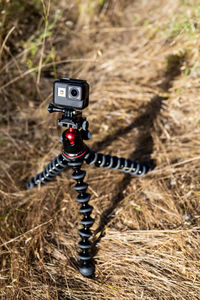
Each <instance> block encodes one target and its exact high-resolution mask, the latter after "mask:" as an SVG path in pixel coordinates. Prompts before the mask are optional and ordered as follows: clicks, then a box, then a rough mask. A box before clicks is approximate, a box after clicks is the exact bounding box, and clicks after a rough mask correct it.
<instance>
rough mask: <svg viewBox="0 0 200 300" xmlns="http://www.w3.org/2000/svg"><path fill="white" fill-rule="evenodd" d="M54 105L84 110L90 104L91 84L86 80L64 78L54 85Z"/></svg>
mask: <svg viewBox="0 0 200 300" xmlns="http://www.w3.org/2000/svg"><path fill="white" fill-rule="evenodd" d="M53 103H54V104H56V105H59V106H62V107H66V108H72V109H80V110H82V109H84V108H86V107H87V106H88V104H89V84H88V83H87V81H86V80H81V79H72V78H62V79H60V80H56V81H55V82H54V84H53Z"/></svg>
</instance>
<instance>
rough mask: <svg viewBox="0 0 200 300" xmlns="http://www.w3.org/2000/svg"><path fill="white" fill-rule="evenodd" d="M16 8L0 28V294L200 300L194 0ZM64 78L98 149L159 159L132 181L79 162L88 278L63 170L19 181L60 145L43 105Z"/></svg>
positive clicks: (199, 26) (197, 10)
mask: <svg viewBox="0 0 200 300" xmlns="http://www.w3.org/2000/svg"><path fill="white" fill-rule="evenodd" d="M16 3H18V4H13V2H11V1H4V3H3V5H4V7H3V8H2V12H1V15H2V19H1V29H0V30H1V39H0V41H1V46H0V59H1V69H0V77H1V84H0V94H1V100H0V101H1V112H0V117H1V129H0V145H1V147H0V159H1V165H0V166H1V173H0V195H1V207H0V225H1V229H0V230H1V232H0V257H1V259H0V295H1V299H6V300H7V299H29V300H30V299H39V300H43V299H81V300H83V299H187V300H188V299H200V271H199V266H200V265H199V264H200V254H199V253H200V247H199V245H200V243H199V242H200V239H199V231H200V227H199V225H200V223H199V220H200V205H199V197H200V188H199V179H200V177H199V160H200V150H199V146H200V142H199V136H200V123H199V114H200V101H199V100H200V97H199V94H200V84H199V83H200V82H199V73H200V58H199V49H200V39H199V32H200V23H199V18H200V6H199V5H198V3H196V2H195V1H178V0H175V1H174V0H173V1H172V0H169V1H167V2H166V1H162V0H159V1H146V0H142V1H128V0H127V1H117V0H116V1H115V0H112V1H94V2H92V4H91V1H76V2H75V1H68V4H67V5H66V2H65V1H60V2H59V3H56V2H55V1H53V0H52V1H51V2H50V1H45V2H43V1H41V2H40V1H22V0H21V1H19V2H16ZM57 5H58V6H57ZM57 9H59V10H57ZM63 75H64V76H69V77H75V78H76V77H77V78H83V79H86V80H87V81H88V82H89V83H90V86H91V94H90V106H89V108H88V109H86V110H85V111H84V115H85V116H86V117H87V119H88V120H89V122H90V130H91V132H92V139H91V140H90V141H89V142H88V143H87V144H88V145H89V146H90V147H91V148H92V149H94V150H96V151H99V152H103V153H110V154H116V155H118V156H124V157H129V158H132V159H134V160H139V161H143V160H145V161H148V160H153V161H154V162H155V164H156V167H155V169H154V170H153V171H152V172H151V173H149V174H147V175H146V176H145V177H143V178H140V179H138V178H133V177H129V176H128V175H123V174H121V173H118V172H116V171H106V170H103V169H98V170H97V169H95V168H94V167H88V166H87V165H86V166H85V169H86V171H87V182H88V183H89V186H90V192H91V193H92V199H91V204H92V205H93V206H94V212H93V217H94V218H95V224H94V226H93V232H94V241H96V242H97V241H98V242H97V243H96V248H95V262H96V277H95V279H93V280H92V279H86V278H83V277H82V276H81V275H80V274H79V273H78V271H77V269H76V266H77V240H78V234H77V229H78V227H79V221H80V216H79V214H78V204H77V203H76V202H75V200H74V199H75V192H74V191H73V185H74V182H73V180H72V179H71V177H70V174H71V172H70V171H67V172H65V173H63V174H62V176H60V177H59V178H58V179H57V180H56V181H54V182H51V183H50V184H49V185H47V186H45V187H42V188H41V189H35V190H32V191H26V190H25V185H26V182H27V180H28V179H29V178H30V176H31V175H35V174H36V173H38V172H39V171H41V170H42V169H43V168H44V166H45V165H46V164H47V163H48V162H49V161H50V160H51V159H53V158H54V157H55V156H56V155H57V154H58V153H59V152H60V150H61V145H60V144H59V142H58V140H59V134H60V132H61V131H60V129H59V128H57V127H56V119H57V117H58V116H55V115H50V114H48V112H47V105H48V103H50V101H51V98H52V83H53V81H54V78H56V77H58V78H60V77H61V76H63Z"/></svg>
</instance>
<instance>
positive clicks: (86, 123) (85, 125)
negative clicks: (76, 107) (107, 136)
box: [82, 120, 89, 131]
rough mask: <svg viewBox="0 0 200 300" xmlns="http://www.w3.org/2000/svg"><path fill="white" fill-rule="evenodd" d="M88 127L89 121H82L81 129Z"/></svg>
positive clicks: (85, 129)
mask: <svg viewBox="0 0 200 300" xmlns="http://www.w3.org/2000/svg"><path fill="white" fill-rule="evenodd" d="M88 127H89V123H88V121H86V120H85V121H83V123H82V129H83V130H84V131H87V130H88Z"/></svg>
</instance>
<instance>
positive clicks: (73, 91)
mask: <svg viewBox="0 0 200 300" xmlns="http://www.w3.org/2000/svg"><path fill="white" fill-rule="evenodd" d="M71 95H72V96H73V97H77V96H78V90H77V89H72V90H71Z"/></svg>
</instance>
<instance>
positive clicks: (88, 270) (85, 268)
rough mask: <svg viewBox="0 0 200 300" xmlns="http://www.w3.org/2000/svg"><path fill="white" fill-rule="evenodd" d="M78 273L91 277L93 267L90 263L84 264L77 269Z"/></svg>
mask: <svg viewBox="0 0 200 300" xmlns="http://www.w3.org/2000/svg"><path fill="white" fill-rule="evenodd" d="M79 272H80V273H81V274H82V275H83V276H85V277H88V278H90V277H92V275H93V274H94V266H93V265H92V264H91V263H86V262H84V263H83V264H82V265H81V266H80V267H79Z"/></svg>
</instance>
